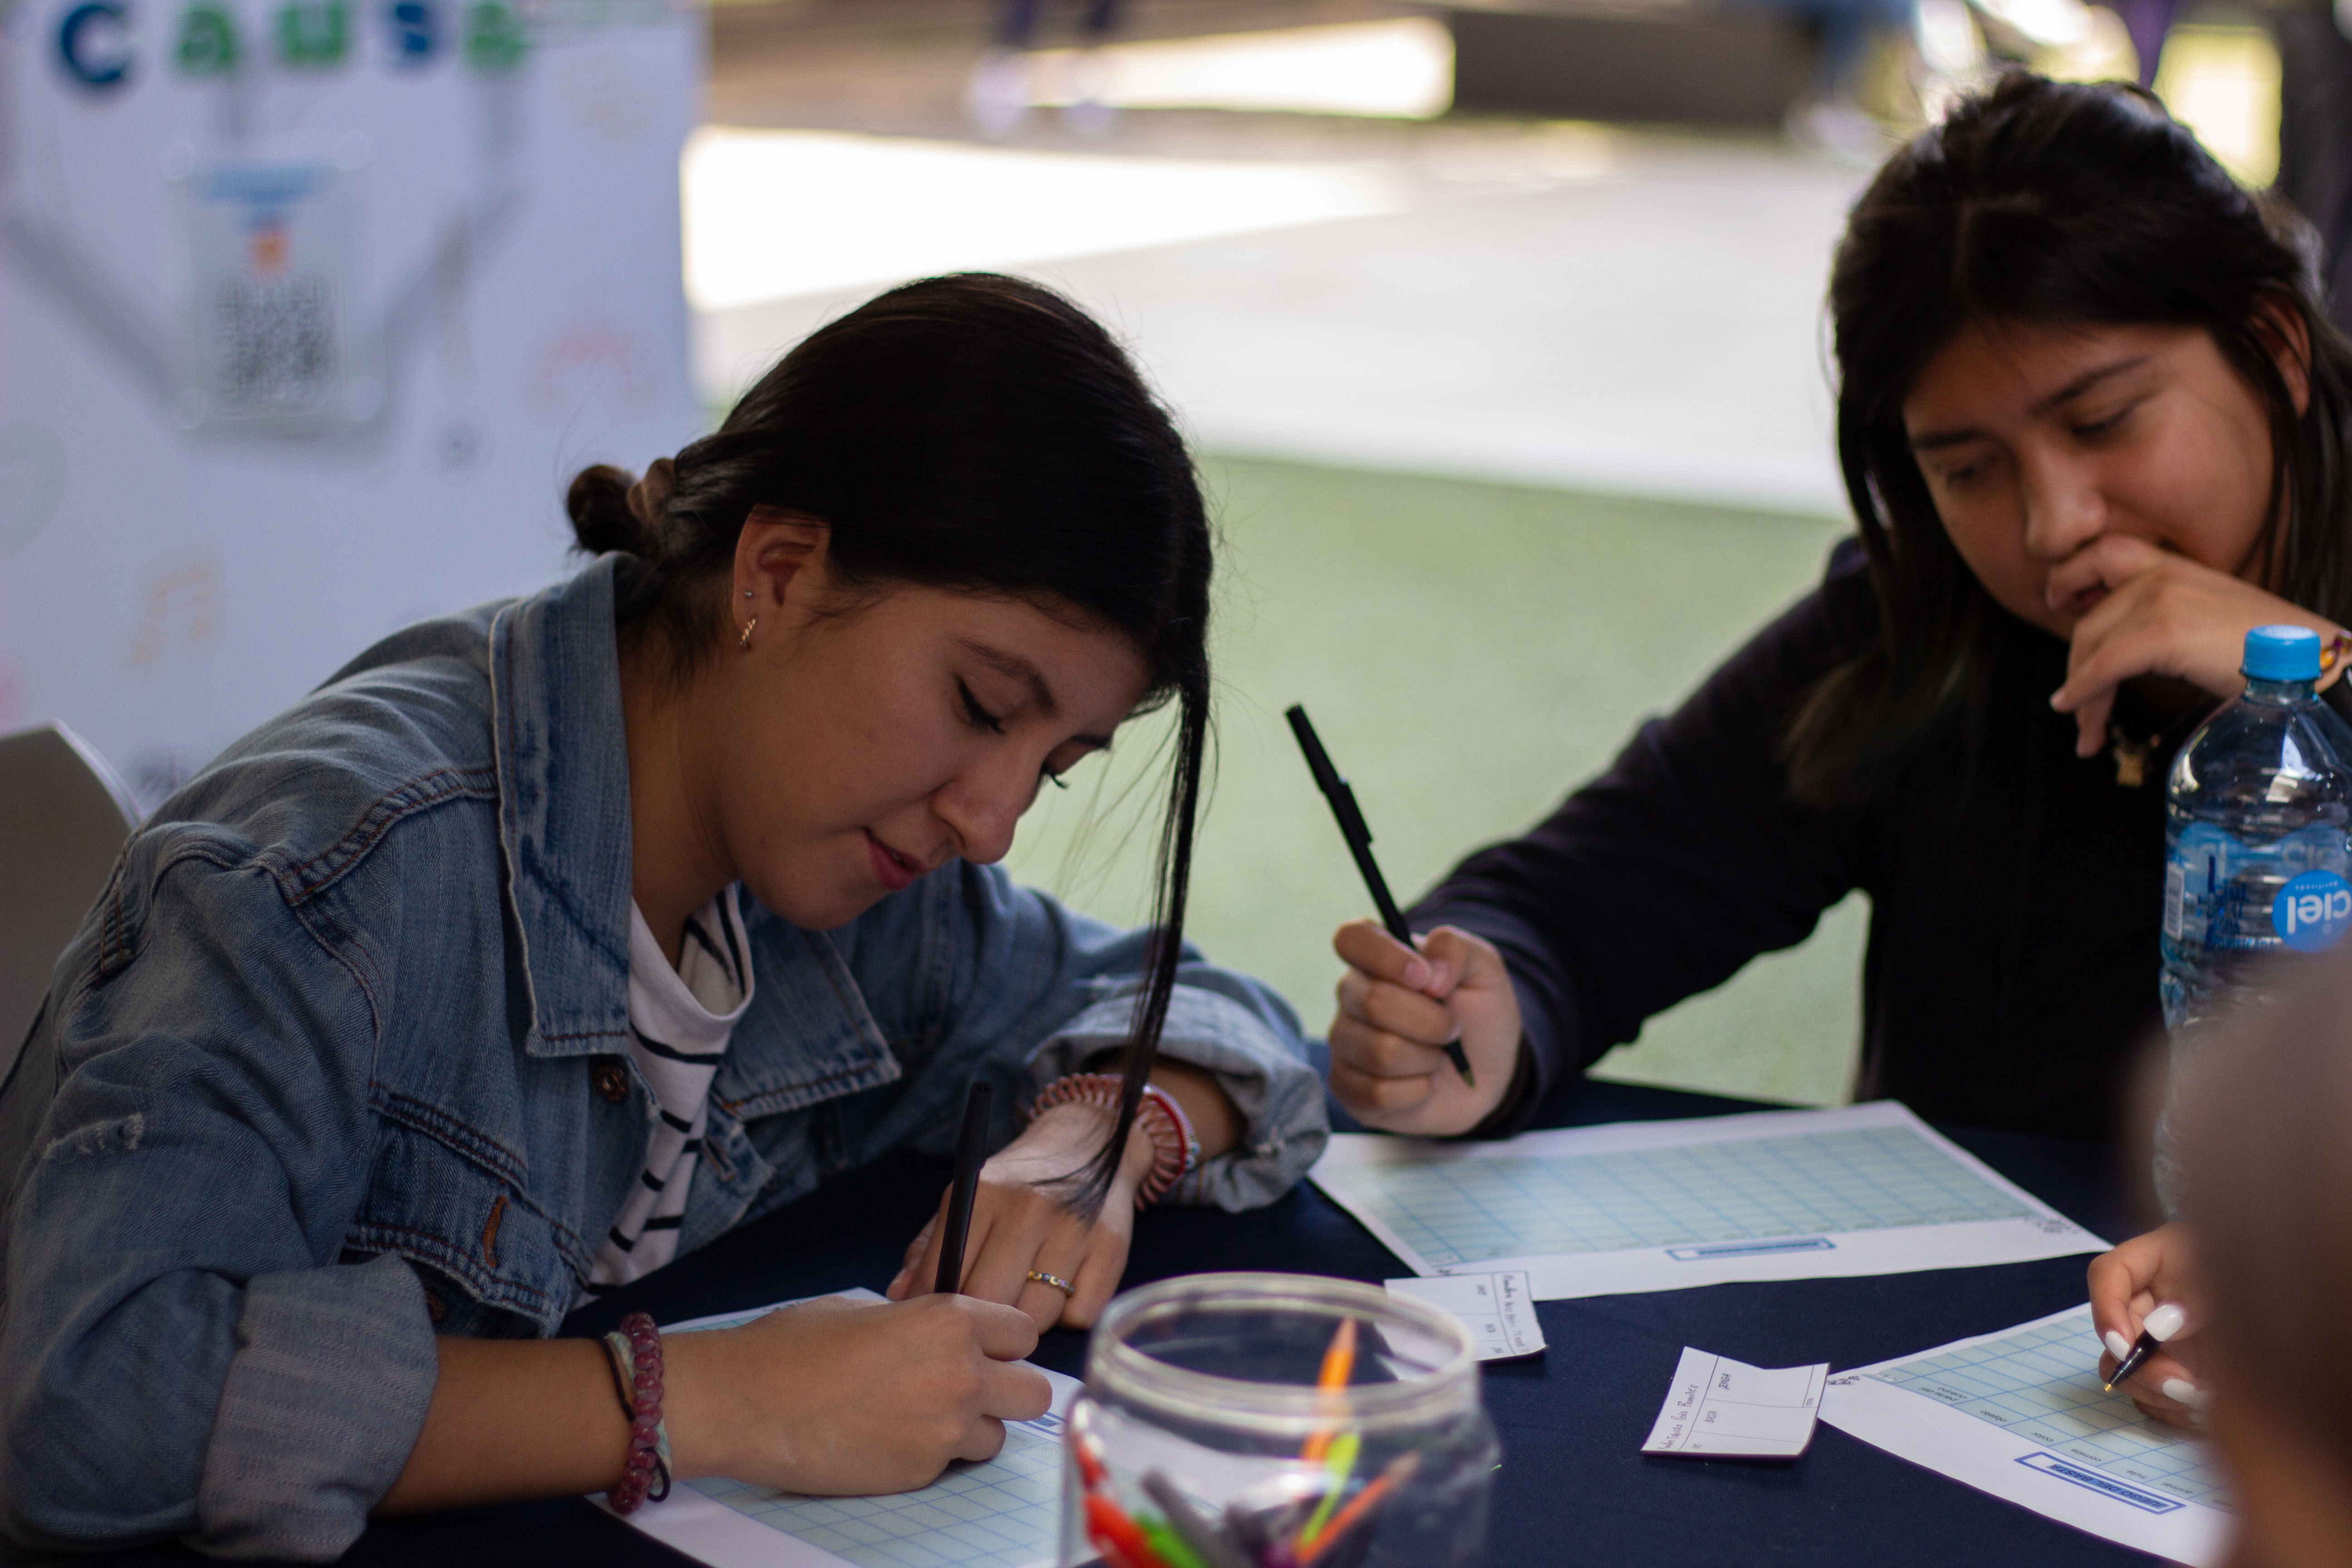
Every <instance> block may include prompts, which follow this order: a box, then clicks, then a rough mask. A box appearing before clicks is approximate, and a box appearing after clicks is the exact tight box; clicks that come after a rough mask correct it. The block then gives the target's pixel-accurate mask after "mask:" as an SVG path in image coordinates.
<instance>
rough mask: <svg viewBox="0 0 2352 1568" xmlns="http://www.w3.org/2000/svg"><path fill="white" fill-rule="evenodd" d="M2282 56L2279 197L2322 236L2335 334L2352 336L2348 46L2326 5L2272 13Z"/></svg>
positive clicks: (2351, 46) (2351, 45) (2336, 15)
mask: <svg viewBox="0 0 2352 1568" xmlns="http://www.w3.org/2000/svg"><path fill="white" fill-rule="evenodd" d="M2269 16H2270V25H2271V33H2272V36H2273V37H2274V38H2276V39H2277V41H2278V55H2279V162H2278V180H2277V186H2276V188H2277V190H2278V193H2279V195H2283V196H2284V197H2285V198H2286V199H2287V200H2288V201H2290V202H2293V203H2294V205H2295V208H2296V210H2297V211H2299V212H2301V213H2302V214H2303V215H2304V216H2305V217H2307V218H2309V219H2310V220H2311V223H2312V226H2313V227H2314V228H2315V229H2317V230H2318V231H2319V239H2320V244H2321V246H2322V247H2323V252H2324V260H2323V262H2322V269H2323V270H2322V274H2321V276H2322V278H2323V279H2324V280H2325V281H2326V290H2327V300H2328V310H2329V313H2330V315H2331V316H2332V317H2333V319H2334V321H2335V322H2336V326H2338V327H2339V328H2343V329H2345V330H2347V331H2352V257H2347V251H2352V39H2347V37H2345V32H2344V16H2343V14H2342V13H2340V12H2338V11H2336V10H2335V9H2333V8H2331V7H2330V6H2328V5H2325V4H2315V3H2312V0H2303V3H2301V4H2294V5H2278V6H2274V7H2273V8H2272V9H2271V11H2270V13H2269Z"/></svg>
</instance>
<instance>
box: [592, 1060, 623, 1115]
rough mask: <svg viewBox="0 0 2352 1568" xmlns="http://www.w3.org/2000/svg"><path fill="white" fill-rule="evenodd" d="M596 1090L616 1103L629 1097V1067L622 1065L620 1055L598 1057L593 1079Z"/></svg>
mask: <svg viewBox="0 0 2352 1568" xmlns="http://www.w3.org/2000/svg"><path fill="white" fill-rule="evenodd" d="M591 1081H593V1083H594V1084H595V1085H596V1092H597V1093H598V1094H601V1095H603V1096H604V1098H605V1099H606V1100H611V1101H612V1102H613V1103H614V1105H618V1104H620V1103H621V1101H623V1100H626V1099H628V1098H629V1069H628V1068H625V1067H623V1066H622V1065H621V1058H618V1057H598V1058H596V1071H595V1073H594V1075H593V1079H592V1080H591Z"/></svg>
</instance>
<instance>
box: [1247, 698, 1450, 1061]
mask: <svg viewBox="0 0 2352 1568" xmlns="http://www.w3.org/2000/svg"><path fill="white" fill-rule="evenodd" d="M1283 717H1284V718H1286V719H1287V720H1289V721H1290V732H1291V733H1292V734H1294V735H1296V736H1297V737H1298V749H1299V750H1300V751H1302V752H1306V753H1307V771H1308V772H1309V773H1313V774H1314V775H1315V784H1316V787H1317V788H1318V789H1320V790H1321V791H1322V792H1323V797H1324V799H1326V800H1328V801H1329V802H1330V803H1331V813H1332V815H1333V816H1337V817H1338V818H1339V836H1340V837H1343V838H1345V839H1346V840H1347V841H1348V851H1349V854H1351V855H1353V856H1354V857H1355V858H1356V869H1357V870H1358V871H1360V872H1361V873H1362V874H1363V878H1364V886H1365V887H1367V888H1369V889H1370V890H1371V895H1372V907H1373V908H1374V909H1376V910H1379V911H1380V915H1381V924H1382V925H1384V926H1386V927H1387V928H1388V932H1389V934H1390V935H1391V936H1392V937H1394V938H1396V939H1397V941H1399V942H1402V943H1403V944H1404V945H1405V947H1406V948H1407V949H1408V950H1412V946H1413V942H1412V927H1410V926H1408V925H1406V924H1405V923H1404V912H1403V911H1402V910H1399V909H1398V908H1397V905H1396V900H1395V899H1393V898H1391V897H1390V895H1389V884H1388V879H1386V878H1384V877H1382V876H1381V868H1380V864H1379V862H1377V861H1375V860H1374V859H1373V858H1372V830H1371V826H1370V824H1368V823H1366V822H1365V821H1364V814H1363V812H1362V811H1361V810H1360V808H1359V807H1358V806H1357V805H1356V792H1355V791H1354V790H1352V789H1350V788H1349V787H1348V781H1347V780H1346V779H1344V778H1342V777H1340V776H1339V769H1337V768H1335V767H1333V766H1332V765H1331V758H1330V755H1329V754H1328V752H1325V751H1324V750H1323V742H1322V740H1321V738H1320V737H1319V736H1318V735H1317V734H1316V733H1315V726H1314V725H1313V724H1312V723H1310V722H1308V721H1307V710H1306V708H1305V707H1304V706H1303V705H1301V704H1297V703H1293V704H1292V705H1291V707H1290V710H1288V711H1287V712H1286V713H1285V714H1284V715H1283ZM1444 1051H1445V1057H1446V1059H1447V1060H1448V1061H1451V1062H1452V1063H1453V1064H1454V1070H1455V1071H1456V1072H1459V1073H1460V1074H1461V1075H1462V1081H1463V1082H1464V1083H1465V1084H1468V1085H1469V1086H1470V1087H1471V1088H1473V1089H1475V1088H1477V1087H1478V1077H1477V1075H1476V1074H1475V1073H1474V1072H1472V1071H1471V1070H1470V1058H1469V1056H1468V1054H1467V1053H1466V1052H1465V1051H1464V1050H1463V1048H1462V1042H1461V1041H1460V1040H1448V1041H1446V1042H1445V1045H1444Z"/></svg>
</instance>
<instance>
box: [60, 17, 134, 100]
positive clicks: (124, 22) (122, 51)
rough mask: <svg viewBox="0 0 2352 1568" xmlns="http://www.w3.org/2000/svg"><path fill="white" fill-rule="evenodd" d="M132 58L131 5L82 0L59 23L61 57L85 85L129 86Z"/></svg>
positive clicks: (100, 88) (95, 87)
mask: <svg viewBox="0 0 2352 1568" xmlns="http://www.w3.org/2000/svg"><path fill="white" fill-rule="evenodd" d="M58 63H59V64H61V65H63V66H64V67H65V68H66V75H68V76H69V77H71V78H72V79H74V80H75V81H78V82H79V83H80V84H81V85H82V86H84V87H86V88H89V89H93V90H95V91H99V92H110V91H113V90H114V89H118V88H124V87H128V86H130V85H131V9H130V7H129V6H127V5H121V4H119V3H118V0H83V4H81V5H76V6H74V7H73V8H72V9H71V10H69V11H68V12H67V13H66V14H65V16H64V17H63V19H61V20H60V21H59V22H58Z"/></svg>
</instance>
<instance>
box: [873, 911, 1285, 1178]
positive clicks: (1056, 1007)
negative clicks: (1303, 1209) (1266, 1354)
mask: <svg viewBox="0 0 2352 1568" xmlns="http://www.w3.org/2000/svg"><path fill="white" fill-rule="evenodd" d="M918 886H919V889H920V890H919V891H918V892H910V893H908V894H907V895H904V896H902V897H900V898H898V899H893V900H886V901H885V903H884V904H883V905H882V906H881V907H880V908H878V909H877V910H876V911H875V912H874V913H873V914H872V915H869V916H868V917H866V919H865V920H864V921H860V922H859V927H860V929H858V930H857V931H855V932H854V933H850V934H848V936H847V940H846V941H845V942H842V943H841V945H842V946H843V948H844V950H845V956H846V957H847V958H848V960H849V963H850V965H851V970H852V972H853V973H856V975H857V977H858V982H859V985H860V987H861V989H862V990H863V991H864V993H865V994H866V998H867V999H868V1001H869V1003H870V1005H872V1006H873V1008H874V1012H875V1015H876V1018H877V1023H879V1024H880V1025H881V1026H882V1027H883V1029H884V1032H885V1033H886V1034H887V1036H888V1037H890V1038H892V1039H893V1040H894V1041H905V1042H908V1052H909V1054H911V1055H913V1056H914V1057H915V1060H914V1062H913V1064H912V1065H914V1066H915V1067H916V1068H918V1071H917V1072H916V1073H915V1074H914V1075H912V1081H911V1082H910V1083H909V1084H908V1086H907V1087H906V1088H905V1089H902V1090H901V1091H900V1092H899V1093H898V1095H897V1096H895V1097H894V1099H893V1101H892V1103H891V1104H890V1107H889V1109H888V1110H887V1112H886V1113H885V1114H883V1115H882V1116H880V1117H878V1118H877V1120H876V1121H874V1122H873V1123H872V1124H870V1125H868V1126H866V1127H865V1128H863V1129H861V1130H860V1131H861V1134H862V1136H861V1137H860V1138H859V1140H858V1142H859V1144H860V1146H861V1147H860V1154H861V1157H863V1158H871V1157H873V1156H874V1155H875V1154H877V1153H878V1152H880V1151H881V1150H882V1149H884V1148H887V1147H889V1146H891V1145H893V1144H895V1143H898V1142H912V1143H914V1144H915V1145H916V1146H917V1147H919V1148H922V1149H925V1150H928V1151H929V1152H945V1151H946V1150H947V1149H949V1148H950V1147H951V1146H952V1144H953V1142H954V1139H955V1131H956V1126H957V1123H958V1120H959V1115H960V1106H961V1095H962V1087H961V1086H962V1085H963V1084H964V1083H965V1082H967V1081H969V1080H970V1079H971V1078H973V1077H974V1076H982V1077H987V1078H990V1079H992V1080H994V1081H995V1082H997V1083H998V1085H999V1088H1000V1092H999V1094H998V1096H997V1111H996V1115H997V1121H998V1126H997V1129H996V1131H997V1141H998V1142H1005V1141H1007V1140H1009V1139H1010V1138H1011V1137H1012V1136H1013V1132H1014V1131H1015V1130H1016V1129H1017V1127H1018V1124H1019V1113H1018V1110H1017V1107H1018V1105H1020V1104H1022V1103H1024V1102H1025V1101H1026V1100H1028V1099H1030V1098H1031V1097H1032V1096H1034V1094H1035V1092H1036V1091H1037V1090H1038V1089H1041V1088H1043V1087H1044V1086H1045V1084H1047V1083H1049V1082H1051V1081H1052V1080H1053V1079H1056V1078H1059V1077H1061V1076H1063V1075H1064V1074H1066V1073H1070V1072H1076V1071H1081V1070H1084V1068H1085V1065H1086V1063H1087V1060H1088V1059H1089V1058H1093V1057H1097V1056H1098V1055H1099V1054H1100V1053H1102V1052H1104V1051H1106V1050H1113V1049H1117V1048H1118V1047H1123V1046H1125V1045H1126V1044H1127V1043H1128V1041H1129V1038H1130V1037H1131V1036H1132V1029H1133V1024H1134V1018H1135V1007H1136V997H1137V995H1138V994H1139V991H1140V989H1141V986H1142V976H1143V972H1144V965H1145V963H1146V959H1147V951H1148V949H1149V946H1150V935H1149V933H1148V932H1146V931H1130V930H1123V929H1121V928H1119V927H1117V926H1113V925H1110V924H1108V923H1106V922H1104V921H1098V920H1095V919H1093V918H1091V917H1089V916H1087V915H1082V914H1079V913H1077V912H1076V910H1071V909H1069V908H1067V907H1066V906H1065V905H1063V904H1061V903H1059V902H1057V901H1056V900H1054V899H1051V898H1049V897H1047V896H1046V895H1045V894H1043V893H1040V892H1038V891H1036V890H1035V889H1030V888H1024V887H1022V886H1020V885H1019V884H1017V883H1015V882H1014V881H1013V879H1012V878H1011V877H1009V876H1007V875H1006V874H1005V873H1004V872H1003V870H1002V869H1001V868H996V867H992V866H971V865H960V866H959V867H957V868H954V869H952V870H949V869H942V870H940V871H939V872H935V873H933V874H932V875H931V876H930V877H928V878H926V879H924V881H923V882H922V883H921V884H919V885H918ZM910 952H911V953H913V954H915V957H914V960H913V962H912V963H909V962H908V954H909V953H910ZM910 977H911V978H912V979H913V980H914V982H915V983H914V984H909V983H908V982H909V979H910ZM1160 1051H1161V1052H1162V1054H1163V1055H1165V1056H1166V1057H1167V1058H1169V1059H1170V1060H1171V1061H1180V1062H1183V1063H1186V1064H1187V1065H1190V1066H1193V1067H1198V1068H1203V1069H1205V1070H1207V1071H1208V1072H1210V1073H1213V1074H1214V1075H1215V1077H1216V1079H1217V1081H1218V1083H1219V1085H1220V1086H1221V1087H1223V1089H1224V1091H1225V1093H1226V1094H1227V1096H1229V1097H1230V1098H1231V1099H1232V1100H1233V1102H1234V1109H1235V1110H1238V1111H1239V1112H1240V1114H1241V1117H1242V1120H1243V1122H1244V1126H1243V1131H1242V1134H1241V1137H1240V1140H1239V1141H1238V1142H1236V1143H1235V1145H1234V1147H1233V1148H1232V1149H1230V1150H1227V1151H1226V1152H1224V1153H1223V1154H1221V1155H1219V1156H1218V1157H1217V1158H1215V1159H1213V1160H1211V1161H1209V1162H1207V1163H1206V1164H1205V1165H1204V1166H1203V1167H1202V1169H1201V1170H1199V1171H1197V1172H1195V1173H1192V1174H1191V1175H1189V1176H1187V1177H1186V1178H1185V1180H1184V1181H1183V1182H1182V1183H1181V1184H1179V1185H1178V1187H1177V1188H1176V1190H1175V1192H1174V1193H1172V1194H1170V1195H1171V1199H1172V1200H1173V1201H1176V1202H1180V1203H1195V1204H1213V1205H1218V1206H1221V1207H1224V1208H1229V1209H1243V1208H1252V1207H1255V1206H1257V1205H1262V1204H1268V1203H1272V1202H1273V1201H1274V1200H1275V1199H1276V1198H1278V1197H1280V1196H1281V1195H1282V1194H1284V1193H1286V1192H1287V1191H1289V1190H1290V1188H1291V1187H1292V1186H1293V1185H1294V1184H1296V1183H1297V1180H1298V1178H1299V1177H1300V1176H1302V1175H1305V1174H1306V1173H1307V1167H1308V1166H1310V1165H1312V1164H1313V1163H1315V1160H1316V1157H1317V1156H1318V1155H1319V1154H1320V1153H1321V1152H1322V1151H1323V1144H1324V1142H1325V1141H1326V1140H1327V1139H1328V1137H1329V1126H1328V1121H1326V1120H1325V1115H1324V1109H1323V1089H1322V1082H1321V1079H1319V1078H1318V1076H1317V1075H1316V1072H1315V1069H1314V1068H1313V1067H1311V1066H1310V1065H1309V1064H1308V1061H1307V1046H1306V1041H1305V1039H1304V1038H1303V1037H1301V1035H1300V1033H1299V1028H1298V1018H1297V1015H1296V1014H1295V1013H1293V1012H1292V1011H1291V1009H1290V1006H1289V1005H1288V1004H1287V1003H1286V1002H1284V1001H1283V999H1282V998H1281V997H1280V996H1279V995H1277V994H1275V992H1274V991H1273V990H1272V989H1271V988H1269V987H1267V986H1265V985H1264V984H1260V983H1259V982H1257V981H1255V980H1253V979H1251V978H1249V977H1248V976H1247V975H1244V974H1238V973H1234V972H1233V971H1231V970H1226V969H1220V968H1217V967H1216V966H1215V965H1213V964H1211V963H1208V962H1206V961H1205V960H1204V959H1203V958H1202V955H1201V953H1200V952H1199V951H1198V950H1197V949H1195V948H1193V947H1192V944H1190V943H1189V942H1188V943H1187V944H1186V945H1185V949H1184V962H1183V963H1182V965H1181V968H1180V969H1179V971H1178V973H1177V984H1176V990H1175V994H1174V995H1173V996H1171V998H1170V1001H1169V1007H1168V1020H1167V1023H1166V1025H1165V1026H1164V1027H1163V1028H1162V1030H1161V1032H1160Z"/></svg>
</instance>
